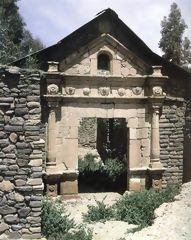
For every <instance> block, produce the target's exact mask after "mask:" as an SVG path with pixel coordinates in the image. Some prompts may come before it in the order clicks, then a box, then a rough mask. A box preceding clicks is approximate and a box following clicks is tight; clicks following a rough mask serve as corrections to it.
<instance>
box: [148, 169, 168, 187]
mask: <svg viewBox="0 0 191 240" xmlns="http://www.w3.org/2000/svg"><path fill="white" fill-rule="evenodd" d="M160 166H162V165H160ZM164 171H165V168H163V167H161V168H149V169H148V173H149V179H150V187H152V188H153V189H155V190H156V191H159V190H161V189H162V174H163V172H164Z"/></svg>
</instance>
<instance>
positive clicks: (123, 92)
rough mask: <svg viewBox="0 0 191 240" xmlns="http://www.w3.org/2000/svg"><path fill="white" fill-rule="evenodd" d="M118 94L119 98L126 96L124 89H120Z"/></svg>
mask: <svg viewBox="0 0 191 240" xmlns="http://www.w3.org/2000/svg"><path fill="white" fill-rule="evenodd" d="M118 94H119V96H121V97H122V96H124V95H125V89H124V88H119V89H118Z"/></svg>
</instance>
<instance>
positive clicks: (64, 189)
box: [60, 179, 78, 195]
mask: <svg viewBox="0 0 191 240" xmlns="http://www.w3.org/2000/svg"><path fill="white" fill-rule="evenodd" d="M60 191H61V192H60V194H61V195H65V194H77V193H78V181H77V179H74V180H65V181H63V182H61V187H60Z"/></svg>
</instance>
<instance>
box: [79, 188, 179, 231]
mask: <svg viewBox="0 0 191 240" xmlns="http://www.w3.org/2000/svg"><path fill="white" fill-rule="evenodd" d="M179 191H180V188H179V187H178V186H175V185H171V186H167V188H166V189H164V190H161V191H160V192H156V191H154V190H153V189H150V190H141V191H137V192H132V193H130V194H129V195H127V194H126V195H124V196H123V197H122V198H121V199H120V200H119V201H118V202H116V204H114V205H113V206H111V207H108V206H107V205H105V204H104V202H103V201H101V202H100V201H96V203H97V205H96V206H88V208H89V209H88V212H87V214H84V220H85V221H88V222H92V221H107V220H111V219H114V220H118V221H125V222H128V223H129V224H136V225H138V226H139V227H138V228H137V230H140V229H141V228H143V227H146V226H149V225H151V224H152V222H153V219H154V210H155V209H156V208H158V207H159V206H160V205H161V204H162V203H164V202H171V201H173V200H174V197H175V195H177V194H178V193H179Z"/></svg>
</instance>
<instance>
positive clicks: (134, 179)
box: [128, 168, 148, 191]
mask: <svg viewBox="0 0 191 240" xmlns="http://www.w3.org/2000/svg"><path fill="white" fill-rule="evenodd" d="M147 175H148V174H147V169H146V168H134V169H130V170H129V173H128V190H129V191H138V190H141V189H145V188H147V181H148V180H147Z"/></svg>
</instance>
